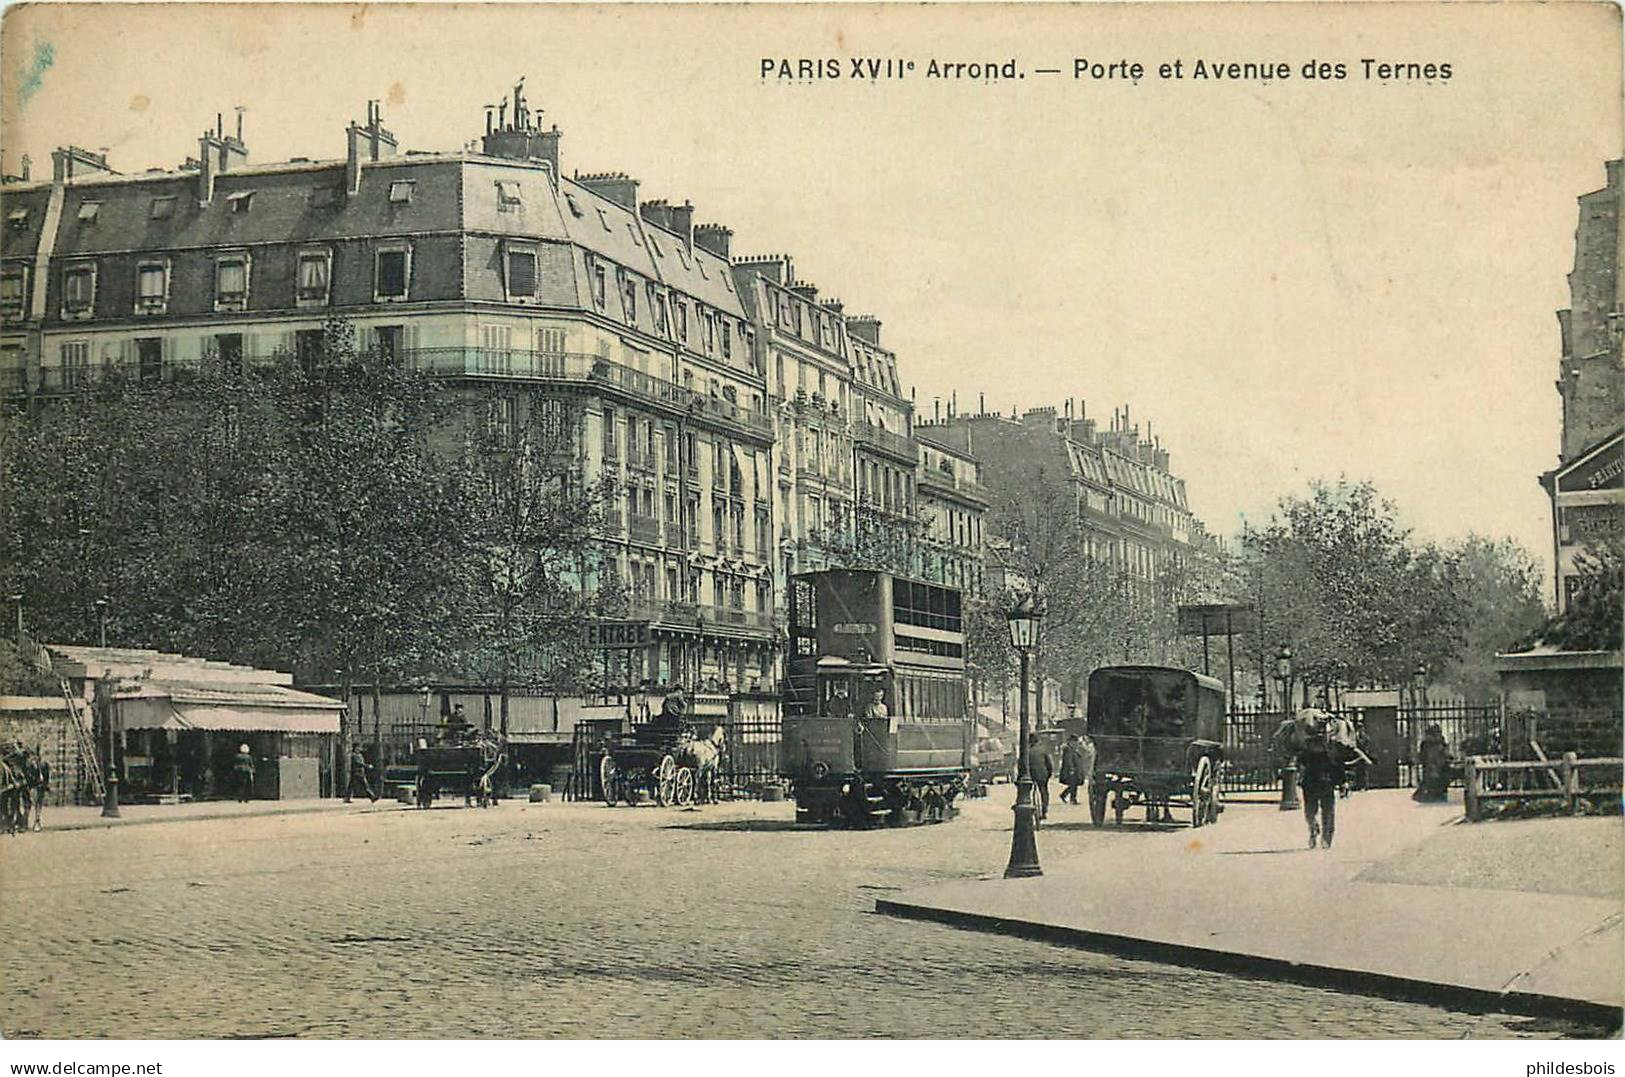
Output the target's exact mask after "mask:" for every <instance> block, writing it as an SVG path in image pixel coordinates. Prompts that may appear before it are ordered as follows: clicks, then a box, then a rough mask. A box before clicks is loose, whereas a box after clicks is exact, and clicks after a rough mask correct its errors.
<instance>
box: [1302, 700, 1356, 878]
mask: <svg viewBox="0 0 1625 1077" xmlns="http://www.w3.org/2000/svg"><path fill="white" fill-rule="evenodd" d="M1331 720H1332V718H1331V715H1329V714H1326V713H1325V712H1324V711H1318V710H1314V709H1312V708H1310V709H1305V710H1304V711H1303V712H1302V713H1301V714H1300V715H1299V716H1298V723H1299V729H1300V733H1299V736H1298V743H1297V757H1298V790H1299V792H1300V793H1301V794H1302V796H1303V816H1304V819H1305V820H1306V821H1307V822H1308V823H1309V848H1311V849H1313V848H1314V847H1315V842H1316V840H1317V839H1318V840H1319V842H1320V847H1321V848H1322V849H1330V848H1331V847H1332V837H1333V835H1334V834H1335V833H1336V831H1337V788H1338V786H1340V785H1342V784H1343V781H1344V778H1345V775H1344V760H1343V753H1342V752H1341V751H1339V750H1338V745H1337V744H1336V743H1335V742H1334V741H1333V739H1332V737H1331V735H1330V730H1329V729H1328V723H1329V722H1330V721H1331Z"/></svg>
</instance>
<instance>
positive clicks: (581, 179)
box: [576, 172, 638, 213]
mask: <svg viewBox="0 0 1625 1077" xmlns="http://www.w3.org/2000/svg"><path fill="white" fill-rule="evenodd" d="M576 182H577V183H579V184H581V186H583V187H585V188H587V190H589V191H593V192H594V193H596V194H600V195H602V196H603V197H605V198H607V199H609V200H610V201H611V202H614V203H615V204H616V205H618V206H625V207H626V208H627V209H629V210H631V211H632V212H633V213H636V212H637V211H638V181H637V180H635V179H633V178H632V177H631V176H628V175H627V174H626V173H625V172H594V173H591V174H588V175H585V176H583V175H580V174H577V176H576Z"/></svg>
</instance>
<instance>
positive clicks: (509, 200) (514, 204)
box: [497, 180, 525, 209]
mask: <svg viewBox="0 0 1625 1077" xmlns="http://www.w3.org/2000/svg"><path fill="white" fill-rule="evenodd" d="M524 204H525V198H524V195H523V193H522V192H521V191H520V189H519V184H517V183H514V182H513V181H512V180H498V181H497V208H498V209H518V208H519V207H520V206H523V205H524Z"/></svg>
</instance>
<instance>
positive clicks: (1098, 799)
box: [1089, 781, 1106, 826]
mask: <svg viewBox="0 0 1625 1077" xmlns="http://www.w3.org/2000/svg"><path fill="white" fill-rule="evenodd" d="M1089 821H1090V822H1091V823H1093V824H1094V825H1095V826H1105V825H1106V786H1105V785H1104V784H1103V783H1102V782H1099V781H1092V782H1090V783H1089Z"/></svg>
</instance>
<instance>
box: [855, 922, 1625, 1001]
mask: <svg viewBox="0 0 1625 1077" xmlns="http://www.w3.org/2000/svg"><path fill="white" fill-rule="evenodd" d="M875 912H876V913H878V914H880V915H882V916H895V917H899V918H901V919H905V920H922V921H927V922H930V923H937V924H945V925H947V926H949V927H956V928H963V929H967V930H971V931H984V932H989V933H991V934H996V935H1012V936H1016V937H1019V938H1025V939H1033V940H1036V941H1038V942H1048V943H1053V944H1055V945H1059V946H1068V947H1072V948H1074V949H1080V950H1090V951H1093V952H1096V953H1104V954H1111V955H1113V956H1115V957H1127V958H1136V959H1140V960H1145V961H1156V962H1160V963H1162V964H1167V965H1182V966H1186V967H1189V968H1200V969H1207V970H1210V971H1213V972H1224V973H1231V974H1234V975H1244V976H1252V977H1257V978H1260V979H1268V980H1283V981H1287V982H1290V983H1298V984H1303V985H1306V986H1309V987H1324V988H1328V989H1331V990H1334V991H1341V992H1345V993H1348V994H1360V995H1375V996H1378V997H1381V998H1388V999H1396V1000H1402V1001H1406V1002H1420V1003H1425V1004H1429V1005H1438V1006H1448V1007H1450V1008H1451V1009H1457V1010H1466V1011H1471V1012H1476V1013H1512V1014H1520V1015H1523V1016H1529V1017H1562V1018H1568V1019H1571V1020H1577V1021H1585V1022H1588V1023H1592V1024H1601V1025H1604V1026H1606V1027H1608V1028H1611V1029H1613V1030H1615V1032H1616V1033H1617V1031H1618V1029H1619V1028H1620V1027H1621V1023H1622V1019H1625V1010H1622V1009H1621V1008H1620V1007H1617V1006H1608V1005H1605V1004H1603V1003H1600V1002H1588V1001H1585V1000H1583V999H1574V998H1565V997H1562V996H1559V995H1541V994H1532V993H1529V992H1523V991H1507V992H1498V991H1489V990H1485V989H1482V988H1476V987H1465V986H1462V985H1459V984H1445V983H1434V982H1431V981H1427V980H1416V979H1411V978H1409V977H1402V976H1391V975H1387V974H1385V973H1380V972H1364V971H1360V970H1357V969H1343V968H1336V967H1333V966H1330V965H1312V964H1300V963H1298V962H1295V961H1287V960H1283V959H1281V958H1274V957H1263V956H1260V955H1256V954H1237V953H1230V952H1228V951H1225V950H1211V949H1207V948H1205V947H1201V946H1190V945H1186V944H1183V943H1174V942H1158V941H1156V940H1154V939H1142V938H1136V937H1134V936H1132V935H1118V934H1111V933H1107V932H1099V931H1089V930H1087V929H1085V928H1074V927H1061V926H1058V925H1055V924H1044V923H1038V922H1035V921H1029V920H1010V919H1006V918H1004V917H1000V916H990V915H986V914H982V913H973V912H963V911H960V910H957V909H943V908H938V907H936V906H932V905H918V904H914V903H911V902H907V901H895V900H888V899H886V898H878V899H876V901H875Z"/></svg>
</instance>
